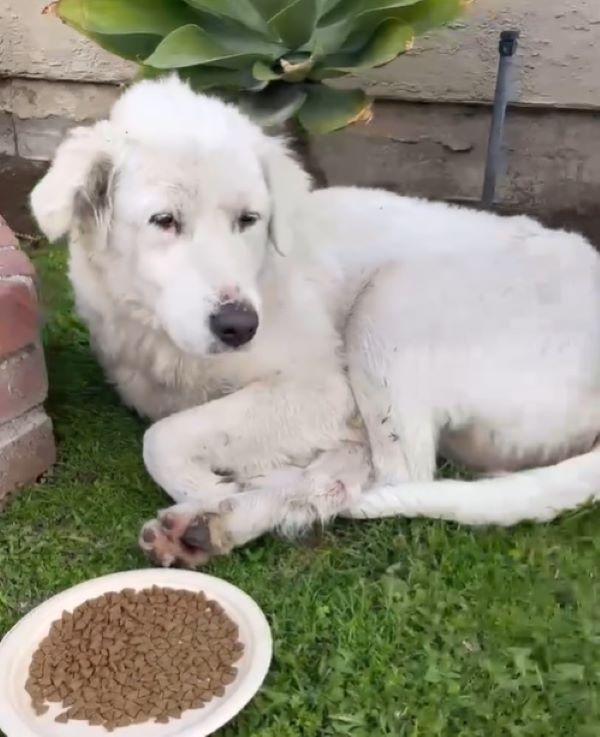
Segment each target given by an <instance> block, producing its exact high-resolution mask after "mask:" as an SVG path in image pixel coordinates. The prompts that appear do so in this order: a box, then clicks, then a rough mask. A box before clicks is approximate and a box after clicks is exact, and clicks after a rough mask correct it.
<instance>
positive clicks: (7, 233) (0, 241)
mask: <svg viewBox="0 0 600 737" xmlns="http://www.w3.org/2000/svg"><path fill="white" fill-rule="evenodd" d="M18 245H19V242H18V241H17V238H16V236H15V234H14V233H13V232H12V230H11V229H10V228H9V227H8V225H7V223H6V220H5V219H4V218H3V217H2V215H0V248H6V246H13V247H16V246H18Z"/></svg>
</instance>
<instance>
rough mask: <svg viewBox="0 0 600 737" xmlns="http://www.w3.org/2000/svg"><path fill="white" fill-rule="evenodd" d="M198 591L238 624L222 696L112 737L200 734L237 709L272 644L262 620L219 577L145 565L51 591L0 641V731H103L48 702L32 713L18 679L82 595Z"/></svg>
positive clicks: (62, 735)
mask: <svg viewBox="0 0 600 737" xmlns="http://www.w3.org/2000/svg"><path fill="white" fill-rule="evenodd" d="M154 585H156V586H161V587H166V588H176V589H188V590H189V591H204V593H205V594H206V595H207V596H208V597H209V598H211V599H215V600H216V601H218V602H219V604H221V606H222V607H223V609H225V611H226V613H227V614H228V615H229V616H230V617H231V619H232V620H233V621H234V622H236V624H237V625H238V626H239V631H240V634H239V637H240V640H241V642H243V644H244V646H245V648H244V654H243V655H242V657H241V658H240V660H239V661H238V662H237V663H236V667H237V668H238V675H237V677H236V679H235V681H234V682H233V683H232V684H231V685H230V686H228V687H227V690H226V691H225V695H224V696H222V697H221V698H213V699H212V700H211V701H210V702H209V703H208V704H207V705H206V706H205V707H204V708H203V709H196V710H191V711H186V712H185V713H184V714H183V715H182V717H181V718H180V719H175V720H172V721H170V722H169V723H168V724H155V723H154V722H146V723H144V724H135V725H132V726H131V727H120V728H118V729H115V731H114V732H112V735H114V736H115V737H175V735H177V737H206V735H209V734H212V733H213V732H214V731H215V730H217V729H219V727H222V726H223V725H224V724H226V723H227V722H229V721H230V720H231V719H233V717H234V716H235V715H236V714H238V713H239V712H240V711H241V710H242V709H243V708H244V707H245V706H246V704H247V703H248V702H249V701H250V699H251V698H252V697H253V696H254V695H255V694H256V692H257V691H258V689H259V688H260V686H261V684H262V682H263V680H264V678H265V676H266V675H267V671H268V670H269V665H270V663H271V655H272V650H273V643H272V639H271V630H270V628H269V625H268V623H267V620H266V618H265V616H264V614H263V613H262V611H261V610H260V608H259V607H258V605H257V604H256V602H254V601H253V600H252V599H251V598H250V597H249V596H248V595H247V594H245V593H244V592H243V591H241V590H240V589H238V588H236V587H235V586H232V585H231V584H230V583H227V582H226V581H222V580H221V579H219V578H214V577H213V576H207V575H205V574H204V573H194V572H193V571H181V570H171V569H165V568H150V569H145V570H140V571H125V572H124V573H114V574H111V575H109V576H102V577H101V578H96V579H93V580H92V581H86V582H85V583H81V584H79V585H78V586H74V587H73V588H71V589H68V590H67V591H63V592H62V593H61V594H57V595H56V596H53V597H52V598H51V599H48V601H45V602H44V603H43V604H40V606H38V607H36V608H35V609H33V610H32V611H31V612H29V613H28V614H26V615H25V616H24V617H23V619H21V621H20V622H17V624H16V625H15V626H14V627H13V628H12V629H11V630H10V632H8V633H7V634H6V636H5V637H4V639H3V640H2V642H0V731H4V732H5V734H6V737H105V736H106V735H108V734H109V733H108V732H107V731H106V730H105V729H104V727H100V726H91V725H89V724H87V722H83V721H71V722H67V723H66V724H62V723H57V722H55V721H54V717H55V716H56V715H57V714H59V713H60V712H61V711H62V709H61V708H60V706H58V705H57V704H51V705H50V710H49V711H47V712H46V713H45V714H43V715H42V716H36V714H35V712H34V711H33V709H32V708H31V704H30V699H29V695H28V694H27V693H26V691H25V681H26V680H27V674H28V671H29V664H30V662H31V657H32V655H33V653H34V652H35V650H36V649H37V646H38V644H39V643H40V641H41V640H42V639H43V638H44V637H45V636H46V635H47V634H48V629H49V627H50V624H51V623H52V622H53V621H54V620H55V619H58V618H59V617H60V616H61V614H62V612H63V610H65V609H66V610H67V611H72V610H73V609H74V608H75V607H76V606H78V605H79V604H82V603H83V602H84V601H87V599H92V598H94V597H96V596H101V595H102V594H104V593H106V592H108V591H120V590H121V589H125V588H132V589H135V590H136V591H139V590H140V589H145V588H148V587H150V586H154Z"/></svg>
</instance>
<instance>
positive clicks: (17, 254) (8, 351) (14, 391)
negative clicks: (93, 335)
mask: <svg viewBox="0 0 600 737" xmlns="http://www.w3.org/2000/svg"><path fill="white" fill-rule="evenodd" d="M39 328H40V311H39V304H38V297H37V284H36V278H35V269H34V267H33V264H32V263H31V261H30V260H29V258H28V257H27V255H26V254H25V253H23V251H21V250H20V249H19V244H18V241H17V238H16V237H15V235H14V233H13V232H12V230H11V229H10V228H9V227H8V225H7V224H6V222H5V221H4V220H3V218H2V217H1V216H0V505H1V504H2V501H3V499H4V498H5V497H6V496H7V494H9V493H11V492H13V491H15V490H16V489H18V488H21V487H23V486H27V485H29V484H31V483H33V482H34V481H36V479H37V478H38V477H39V476H40V475H41V474H43V473H44V471H46V470H48V468H49V467H50V466H51V465H52V464H53V463H54V461H55V458H56V450H55V445H54V436H53V432H52V423H51V421H50V418H49V417H48V416H47V415H46V413H45V411H44V409H43V402H44V400H45V399H46V396H47V393H48V378H47V374H46V364H45V361H44V352H43V348H42V344H41V339H40V332H39Z"/></svg>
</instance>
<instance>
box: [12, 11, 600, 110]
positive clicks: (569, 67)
mask: <svg viewBox="0 0 600 737" xmlns="http://www.w3.org/2000/svg"><path fill="white" fill-rule="evenodd" d="M46 2H47V0H0V28H1V29H2V33H1V34H0V75H1V74H5V75H8V76H13V75H24V76H33V77H42V78H44V77H45V78H50V79H63V80H64V79H66V80H87V81H103V82H111V81H113V82H114V81H121V80H123V79H126V78H127V77H128V76H129V75H130V74H131V69H132V68H131V66H130V65H128V64H125V63H124V62H121V61H119V60H117V59H114V58H113V57H110V56H109V55H108V54H106V53H104V52H102V51H100V50H99V49H97V47H95V46H94V45H93V44H91V43H88V42H86V41H85V40H84V39H82V38H81V37H80V36H78V34H76V33H74V32H73V31H71V30H70V29H68V28H66V27H63V26H61V25H60V23H59V22H58V21H56V20H55V19H52V18H48V17H45V16H42V15H41V14H40V12H41V9H42V8H43V6H44V5H45V4H46ZM511 26H516V27H518V28H520V29H521V31H522V33H523V37H522V42H521V54H520V59H521V64H522V73H521V90H520V95H519V99H520V101H521V102H523V103H544V104H551V105H561V106H569V107H600V0H569V1H568V2H566V1H565V0H474V3H473V6H472V10H471V12H470V14H469V16H468V17H466V18H465V19H464V20H463V21H461V22H460V23H457V24H455V26H454V28H451V29H447V30H444V31H440V32H437V33H436V34H434V35H432V36H431V37H430V38H423V39H419V40H418V43H417V45H416V47H415V49H414V50H413V51H412V52H411V53H410V54H408V55H406V56H405V57H403V58H401V59H399V60H398V61H397V62H395V63H393V64H391V65H389V66H388V67H385V68H383V69H381V70H379V71H375V72H372V73H370V74H369V75H368V81H369V85H370V86H371V88H372V91H373V92H375V93H377V94H382V95H384V96H391V97H401V98H404V99H425V100H437V101H444V100H448V101H474V102H481V101H486V100H488V99H489V98H490V97H491V95H492V93H493V87H494V77H495V70H496V64H497V54H496V47H497V36H498V33H499V31H500V30H501V29H503V28H507V27H511Z"/></svg>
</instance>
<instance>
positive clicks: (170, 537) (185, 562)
mask: <svg viewBox="0 0 600 737" xmlns="http://www.w3.org/2000/svg"><path fill="white" fill-rule="evenodd" d="M221 508H222V510H223V511H222V512H201V511H199V509H198V507H197V506H196V505H194V504H176V505H175V506H173V507H169V509H165V510H164V511H163V512H161V513H160V514H159V515H158V517H157V518H156V519H154V520H151V521H150V522H147V523H146V524H145V525H144V526H143V527H142V530H141V532H140V537H139V544H140V547H141V548H142V550H143V551H144V552H145V553H146V554H147V555H148V557H149V558H150V560H151V561H152V562H153V563H155V564H157V565H160V566H164V567H168V566H173V565H177V566H183V567H185V568H196V567H198V566H201V565H203V564H205V563H206V562H207V561H208V560H209V559H210V558H211V557H213V556H215V555H225V554H227V553H229V552H230V551H231V550H232V549H233V547H234V543H233V540H232V537H231V535H230V534H229V532H228V530H227V524H226V517H227V509H228V505H227V503H226V502H225V503H222V504H221Z"/></svg>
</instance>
